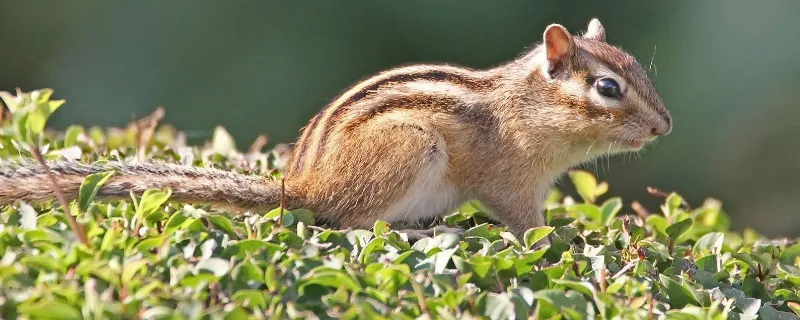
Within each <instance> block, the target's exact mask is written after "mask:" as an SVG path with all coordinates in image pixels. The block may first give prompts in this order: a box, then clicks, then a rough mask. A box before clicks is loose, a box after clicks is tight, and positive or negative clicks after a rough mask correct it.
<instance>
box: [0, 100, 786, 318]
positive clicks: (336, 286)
mask: <svg viewBox="0 0 800 320" xmlns="http://www.w3.org/2000/svg"><path fill="white" fill-rule="evenodd" d="M49 96H50V91H47V90H44V91H37V92H33V93H31V94H24V95H22V99H18V98H15V97H14V96H12V95H10V94H5V95H2V98H3V100H4V101H5V102H6V104H7V105H8V106H9V107H10V109H11V111H12V113H13V114H12V116H11V117H6V118H5V119H4V120H3V123H2V128H1V130H2V131H0V156H1V157H2V159H4V161H9V160H11V159H16V158H20V157H32V156H34V155H35V154H34V153H31V152H30V151H31V150H32V149H31V148H33V147H36V146H38V147H39V148H40V149H41V150H43V152H42V153H43V156H44V158H57V157H61V156H65V157H70V158H75V159H79V160H80V161H85V162H93V161H103V160H114V159H118V158H126V157H134V156H137V152H139V151H140V150H144V151H146V156H147V157H149V158H156V159H161V160H166V161H174V162H183V163H189V164H193V165H196V166H212V165H213V166H216V167H223V168H228V169H230V170H247V171H254V172H258V173H262V174H269V175H273V176H276V177H279V176H280V170H276V167H275V166H276V164H279V161H275V160H276V158H275V155H274V154H271V153H263V152H261V151H260V150H258V149H259V148H258V147H256V148H253V150H251V152H247V153H239V152H238V151H237V149H236V147H235V145H234V144H233V142H232V140H231V139H230V136H229V135H227V133H225V131H224V130H223V129H221V128H218V130H217V131H216V132H215V136H214V138H213V139H212V143H210V144H208V145H206V146H204V147H189V146H185V145H184V143H182V138H181V134H180V132H177V131H175V130H174V129H172V128H169V127H167V126H161V127H158V129H157V130H155V131H153V130H152V129H153V128H152V127H150V128H147V127H146V126H142V125H141V122H140V125H138V126H137V125H133V124H132V125H130V126H128V127H126V128H121V129H114V128H111V129H99V128H82V127H79V126H73V127H70V128H69V129H67V130H65V131H64V132H46V131H45V130H43V128H44V127H45V125H44V124H45V122H46V119H47V117H48V116H49V114H50V113H51V112H52V111H53V110H55V107H57V106H58V105H60V102H51V101H49ZM53 106H55V107H53ZM148 130H149V131H150V133H152V134H147V135H144V136H146V137H147V138H148V139H145V140H141V139H139V138H137V137H141V136H143V135H142V133H143V132H147V131H148ZM138 155H139V156H141V153H139V154H138ZM242 160H247V161H242ZM245 162H246V163H250V165H242V163H245ZM112 174H113V172H109V173H104V174H98V175H94V176H90V177H87V178H86V180H85V181H84V185H83V187H82V190H81V193H80V197H79V199H78V200H76V201H74V202H73V203H72V204H71V205H70V206H69V207H68V208H63V207H62V206H60V205H59V204H58V203H57V202H53V203H44V204H36V205H35V206H32V205H30V204H27V203H24V202H18V203H16V204H14V205H11V206H6V207H0V210H2V211H1V212H0V255H2V259H0V311H1V313H2V318H7V319H14V318H60V319H79V318H86V319H100V318H114V319H123V318H124V319H134V318H145V319H166V318H170V319H172V318H186V319H197V318H203V319H211V318H231V319H234V318H244V317H250V318H371V319H372V318H374V319H381V318H387V319H388V318H392V319H394V318H400V319H414V318H437V319H460V318H491V319H507V318H517V319H520V318H522V319H525V318H528V317H529V316H533V317H535V318H538V319H552V318H564V319H583V318H603V319H611V318H617V319H623V318H624V319H639V318H654V317H656V318H675V319H728V318H734V319H736V318H738V319H754V318H756V317H757V316H759V317H761V318H764V319H783V318H786V319H789V318H796V315H795V314H797V313H800V304H798V303H800V298H799V297H798V285H800V259H798V256H800V245H798V244H794V242H793V241H771V240H768V239H763V238H762V237H761V236H759V235H757V234H756V233H755V232H753V231H751V230H745V231H744V232H735V231H731V230H730V229H729V220H728V218H727V216H726V214H725V212H724V211H722V209H721V207H720V203H719V202H717V201H714V200H708V201H706V202H705V203H703V204H702V205H701V206H699V207H697V208H690V207H689V204H687V203H685V201H684V200H683V199H682V198H681V196H680V195H678V194H675V193H672V194H669V195H663V196H664V204H663V205H662V206H661V208H660V212H652V213H651V212H646V210H643V209H639V210H635V211H634V210H630V209H628V208H626V207H627V206H625V205H624V203H625V202H624V201H623V200H622V199H620V198H618V197H608V196H606V192H607V190H608V185H607V184H605V183H601V182H600V183H599V182H597V181H596V180H595V177H594V176H592V175H591V174H589V173H587V172H583V171H573V172H571V173H570V174H569V177H570V178H571V180H572V181H573V183H574V184H575V187H576V190H577V192H578V195H579V199H580V200H573V199H571V198H570V197H564V196H562V195H561V194H560V193H558V192H557V191H554V192H553V194H552V195H551V197H549V198H548V210H547V220H548V226H547V227H542V228H538V229H533V230H529V231H528V232H527V233H526V234H525V236H524V238H523V239H517V238H516V237H514V235H512V234H511V233H508V232H506V231H505V228H503V227H500V226H495V225H493V224H492V223H491V220H490V219H489V218H488V217H487V216H486V215H485V214H484V213H483V212H482V209H481V206H480V204H479V203H466V204H464V206H462V207H461V208H460V209H459V210H458V211H457V212H454V213H453V214H451V215H449V216H447V217H446V218H444V219H443V221H444V223H446V224H448V225H451V226H460V227H464V228H467V229H468V231H467V232H466V233H465V234H463V235H461V236H456V235H453V234H440V235H437V236H435V237H433V238H426V239H422V240H420V241H417V242H415V243H409V242H408V241H407V240H406V239H405V238H404V236H403V235H402V234H400V233H398V232H397V231H394V230H392V228H391V226H390V225H389V224H387V223H385V222H382V221H378V222H376V223H375V226H374V227H373V229H372V230H371V231H370V230H331V229H325V228H323V227H319V226H313V225H312V224H313V217H312V213H310V212H308V211H305V210H296V211H285V212H283V216H282V217H281V212H282V211H281V210H280V209H276V210H273V211H271V212H256V213H253V214H247V215H243V216H233V215H229V214H226V213H225V212H216V211H213V210H211V209H210V208H206V207H193V206H191V205H189V204H185V203H178V202H175V201H171V200H170V199H169V196H170V193H169V191H168V190H152V191H149V192H147V193H146V194H144V195H143V196H141V197H136V196H134V197H133V198H132V199H131V200H130V201H112V202H100V201H95V200H94V199H93V195H94V193H95V192H96V189H97V188H100V187H102V183H103V182H104V181H105V179H106V178H107V177H108V175H112ZM654 193H656V194H658V192H654ZM64 209H69V212H71V215H72V216H74V219H75V221H76V222H77V223H78V224H79V227H78V229H77V230H73V229H72V228H71V227H70V219H69V217H67V215H66V213H65V210H64ZM279 220H280V221H281V225H279V224H278V221H279ZM79 234H83V235H85V237H86V243H85V244H84V243H82V242H81V241H80V237H81V236H78V235H79ZM546 236H549V237H550V238H551V240H552V245H550V246H537V245H534V243H535V242H536V241H537V240H539V239H541V238H543V237H546Z"/></svg>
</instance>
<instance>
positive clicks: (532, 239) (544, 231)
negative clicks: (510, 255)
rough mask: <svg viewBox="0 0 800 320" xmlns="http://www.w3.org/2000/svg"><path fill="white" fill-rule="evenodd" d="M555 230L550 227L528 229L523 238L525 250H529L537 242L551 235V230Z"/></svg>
mask: <svg viewBox="0 0 800 320" xmlns="http://www.w3.org/2000/svg"><path fill="white" fill-rule="evenodd" d="M555 229H556V228H553V227H550V226H543V227H536V228H532V229H528V230H527V231H525V235H524V236H523V238H524V241H525V248H526V249H530V248H531V247H533V245H534V244H536V243H537V242H539V240H542V239H544V238H545V237H547V236H548V235H550V233H552V232H553V230H555Z"/></svg>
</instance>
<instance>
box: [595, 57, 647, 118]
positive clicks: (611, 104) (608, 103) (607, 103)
mask: <svg viewBox="0 0 800 320" xmlns="http://www.w3.org/2000/svg"><path fill="white" fill-rule="evenodd" d="M589 70H590V72H591V74H592V76H593V77H595V78H597V79H601V78H611V79H613V80H614V81H616V82H617V83H618V84H619V88H620V90H621V91H622V92H623V95H624V96H623V99H627V98H628V96H627V94H628V93H630V92H633V90H631V91H630V92H626V89H627V88H628V82H627V81H625V78H623V77H621V76H620V75H618V74H616V73H614V72H613V71H611V69H609V68H607V67H606V66H605V65H603V64H601V63H599V62H597V61H591V62H589ZM588 98H589V100H590V101H592V103H593V104H595V105H597V106H601V107H606V108H619V107H620V106H621V105H622V104H621V102H622V101H620V100H618V99H614V98H609V97H606V96H603V95H601V94H600V93H599V92H597V89H596V88H594V87H592V88H591V89H590V90H589V94H588ZM636 98H637V99H638V96H637V97H636Z"/></svg>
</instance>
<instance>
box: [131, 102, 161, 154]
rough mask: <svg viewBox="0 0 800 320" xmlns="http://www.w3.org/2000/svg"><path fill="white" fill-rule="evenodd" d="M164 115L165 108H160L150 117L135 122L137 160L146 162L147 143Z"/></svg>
mask: <svg viewBox="0 0 800 320" xmlns="http://www.w3.org/2000/svg"><path fill="white" fill-rule="evenodd" d="M164 113H165V112H164V107H158V108H156V110H155V111H153V113H151V114H150V115H148V116H146V117H144V118H141V119H139V120H134V121H133V125H134V127H135V128H136V148H137V150H136V160H138V161H143V160H144V157H145V155H146V153H147V143H148V142H149V141H150V139H151V138H152V137H153V134H154V133H155V131H156V127H157V126H158V122H159V121H161V119H163V118H164Z"/></svg>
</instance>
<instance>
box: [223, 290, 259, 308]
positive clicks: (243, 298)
mask: <svg viewBox="0 0 800 320" xmlns="http://www.w3.org/2000/svg"><path fill="white" fill-rule="evenodd" d="M232 299H233V301H236V303H238V304H239V305H241V306H243V307H246V308H253V307H258V308H261V309H262V310H263V309H266V308H267V300H266V299H265V297H264V293H263V292H261V291H259V290H239V291H237V292H236V293H234V294H233V297H232Z"/></svg>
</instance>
